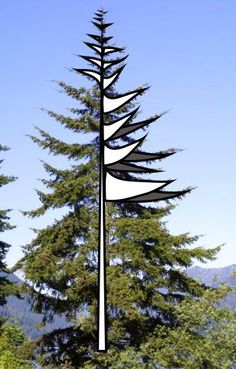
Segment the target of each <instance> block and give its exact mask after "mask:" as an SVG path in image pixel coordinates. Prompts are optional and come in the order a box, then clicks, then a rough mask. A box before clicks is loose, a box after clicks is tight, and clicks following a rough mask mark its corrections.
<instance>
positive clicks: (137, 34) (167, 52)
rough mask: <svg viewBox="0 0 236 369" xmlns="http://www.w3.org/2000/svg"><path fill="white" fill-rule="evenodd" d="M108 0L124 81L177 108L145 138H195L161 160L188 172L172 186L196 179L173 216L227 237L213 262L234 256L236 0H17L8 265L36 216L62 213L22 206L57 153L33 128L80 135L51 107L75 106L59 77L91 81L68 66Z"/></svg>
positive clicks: (10, 50)
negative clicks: (123, 51) (122, 54)
mask: <svg viewBox="0 0 236 369" xmlns="http://www.w3.org/2000/svg"><path fill="white" fill-rule="evenodd" d="M101 5H103V6H105V8H106V9H107V10H108V11H109V14H108V17H107V19H108V20H109V21H112V22H114V25H113V27H112V28H111V29H110V30H111V31H110V32H111V34H112V35H113V36H114V41H115V42H116V44H117V45H118V46H125V47H126V48H127V52H128V53H129V58H128V64H127V67H126V68H125V70H124V71H123V74H122V76H121V78H120V81H119V82H118V85H117V87H118V89H119V91H120V92H126V91H127V90H131V89H133V88H136V87H137V86H140V85H142V84H144V83H148V84H150V85H151V89H150V90H149V91H148V92H147V93H146V94H145V95H144V96H143V97H142V98H141V99H140V104H141V110H142V115H143V117H149V116H150V115H153V114H154V113H157V112H163V111H165V110H168V109H169V113H168V114H167V115H165V116H164V117H163V118H162V119H161V120H160V121H158V122H157V123H156V124H154V125H152V126H150V129H149V135H148V137H147V140H146V142H145V146H144V148H147V149H148V150H150V151H152V150H153V151H157V150H159V149H168V148H170V147H177V148H183V149H185V150H183V151H182V152H181V153H178V154H176V155H175V156H173V157H171V158H169V159H166V160H165V161H163V162H162V163H161V167H162V168H163V169H165V171H166V174H165V176H166V178H168V179H169V178H171V179H173V178H177V181H176V182H175V183H174V184H173V185H172V188H173V189H182V188H183V187H186V186H197V189H196V190H195V191H193V192H192V193H191V194H190V195H188V196H187V197H185V199H183V200H182V201H180V200H179V201H174V203H175V204H176V205H178V206H177V208H176V209H175V210H174V211H173V213H172V215H171V216H169V217H168V218H167V219H166V221H167V227H168V228H169V229H170V230H171V232H172V233H175V234H178V233H182V232H189V233H190V234H191V235H196V234H201V235H202V237H201V239H200V240H199V241H198V242H197V245H199V246H204V247H214V246H216V245H219V244H222V243H225V247H224V248H223V249H222V251H221V253H220V254H219V255H218V258H217V260H216V261H215V262H213V263H208V264H207V266H209V267H211V266H216V267H219V266H225V265H229V264H232V263H235V255H236V251H235V250H236V249H235V247H236V245H235V238H236V237H235V236H236V227H235V208H236V196H235V188H236V174H235V137H236V128H235V127H236V111H235V98H236V69H235V65H236V49H235V39H236V29H235V16H236V3H235V1H233V0H225V1H220V0H214V1H212V0H198V1H195V0H194V1H191V2H190V1H188V0H178V1H174V0H162V1H161V0H149V1H146V2H144V1H142V2H141V1H140V2H137V1H135V0H129V1H115V0H109V1H96V0H93V1H87V2H85V1H80V0H76V1H75V0H50V1H48V0H40V1H39V0H34V1H29V0H22V1H20V2H18V1H13V0H8V1H7V2H6V1H5V2H2V4H1V13H0V38H1V42H0V44H1V54H0V60H1V89H0V94H1V96H0V97H1V110H0V122H1V125H2V129H1V132H2V135H1V144H5V145H7V146H9V147H10V148H11V150H10V151H9V152H7V153H6V154H4V159H5V160H4V164H3V167H2V172H4V174H9V175H11V174H13V175H15V176H17V177H18V180H17V181H16V182H15V183H12V184H9V185H8V186H5V187H4V188H2V189H1V193H0V202H1V208H12V209H13V211H12V214H11V218H12V221H11V222H12V223H13V224H15V225H17V228H16V229H15V230H12V231H9V232H5V234H3V235H2V238H3V239H4V240H6V241H7V242H9V243H11V244H12V248H11V250H10V252H9V254H8V257H7V261H8V263H9V265H13V264H14V263H15V261H16V260H18V259H19V258H20V256H21V255H22V253H21V250H20V246H21V245H24V244H26V243H28V242H30V241H31V239H32V237H33V233H32V231H31V230H30V229H29V228H30V227H32V228H35V227H38V226H39V227H43V226H45V225H47V224H50V223H51V222H52V221H53V220H54V219H55V218H56V217H57V216H60V214H61V212H60V211H58V212H57V211H56V212H49V214H48V215H47V216H46V217H44V218H43V219H33V220H30V219H28V218H26V217H23V216H22V215H21V213H20V211H19V210H26V209H34V208H36V207H37V206H38V205H39V204H40V203H39V200H38V198H37V195H36V193H35V189H36V188H41V189H42V186H41V184H40V183H39V181H38V178H44V177H45V173H44V170H43V169H42V165H41V162H40V160H47V161H48V162H49V163H53V164H56V163H58V161H57V160H56V158H54V157H51V156H49V155H48V154H47V153H46V152H43V151H42V150H40V149H38V148H37V147H36V146H35V145H34V144H33V143H32V142H31V141H30V139H29V138H27V137H26V134H34V133H35V129H34V125H37V126H39V127H41V128H43V129H45V130H47V131H49V132H50V133H51V134H53V135H55V136H57V137H64V138H65V140H72V139H75V137H73V136H71V135H70V134H68V133H67V132H66V131H65V130H63V129H62V128H61V127H58V125H57V123H55V122H54V121H53V120H50V119H49V118H48V117H47V116H46V114H45V113H43V112H42V111H41V110H40V107H46V108H52V109H53V110H55V111H56V112H61V113H66V108H68V107H71V106H75V102H74V101H71V100H70V99H68V98H67V97H65V96H64V95H63V94H60V93H59V92H58V88H57V86H56V85H55V83H52V82H51V81H52V80H63V81H65V82H67V83H70V84H72V85H73V86H75V87H79V86H82V85H85V84H87V82H86V81H85V80H84V79H83V77H80V76H78V75H76V74H74V73H70V72H69V68H71V67H82V66H85V65H86V64H85V63H84V61H82V59H81V60H80V59H79V58H77V56H76V54H87V53H88V52H89V51H88V50H86V48H85V46H84V45H83V43H82V41H83V40H88V38H87V37H86V33H91V32H93V31H94V27H93V26H92V25H91V23H90V21H91V18H92V16H93V13H94V12H95V11H96V10H97V9H98V8H100V7H101ZM76 139H77V138H76ZM80 139H81V138H80V137H78V140H80ZM59 164H62V163H61V161H60V162H59ZM63 165H65V162H63Z"/></svg>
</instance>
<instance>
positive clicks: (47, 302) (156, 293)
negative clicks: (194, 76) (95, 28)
mask: <svg viewBox="0 0 236 369" xmlns="http://www.w3.org/2000/svg"><path fill="white" fill-rule="evenodd" d="M108 72H109V68H108ZM58 84H59V86H60V87H61V89H62V91H63V92H64V93H65V94H66V95H67V96H70V97H71V98H72V99H74V101H75V103H76V105H75V107H73V108H70V116H65V115H63V114H59V113H56V112H54V111H52V110H46V112H47V113H48V114H49V116H50V117H52V118H53V119H54V120H55V121H57V122H58V123H60V124H61V125H62V126H64V127H65V128H66V129H68V130H70V131H71V132H74V143H68V142H65V141H64V140H63V138H56V137H53V136H52V135H50V133H49V132H46V131H44V130H42V129H38V136H31V138H32V140H33V141H34V142H35V143H36V144H38V145H39V146H40V147H41V148H42V149H46V150H48V151H49V152H50V153H52V154H53V155H57V156H59V157H60V156H63V157H66V158H67V159H68V167H67V169H64V168H63V169H60V168H56V167H54V166H52V165H50V164H49V163H46V162H44V163H43V165H44V168H45V170H46V172H47V173H48V177H47V178H46V179H43V180H42V182H43V184H44V185H45V187H46V189H47V190H45V191H37V193H38V196H39V199H40V201H41V206H40V207H39V208H38V209H36V210H32V211H27V212H25V214H27V215H28V216H30V217H32V218H37V217H38V216H41V215H44V214H45V213H46V211H47V210H49V209H60V208H64V209H67V213H66V214H65V215H63V216H62V217H61V218H59V219H57V220H55V221H54V223H53V224H51V225H49V226H47V227H46V228H43V229H39V230H35V233H36V235H35V238H34V239H33V241H32V242H31V243H30V244H29V245H27V246H25V248H24V251H25V256H24V257H23V259H22V260H21V261H20V262H19V263H18V264H17V266H16V268H18V269H22V270H23V271H24V273H25V276H26V280H27V281H28V282H29V281H30V282H31V283H28V284H27V286H28V287H27V288H28V290H29V292H30V293H31V295H32V297H33V299H34V304H33V308H34V310H35V311H37V312H41V313H44V321H50V320H53V317H54V315H55V314H65V315H66V317H67V319H68V322H69V323H70V326H68V327H66V328H62V329H57V330H54V331H52V332H51V333H49V334H46V335H44V336H43V337H42V338H41V340H39V350H40V352H41V360H42V362H43V363H44V367H45V368H46V367H48V368H52V367H56V368H59V367H64V368H67V367H69V368H76V369H77V368H84V369H94V368H97V369H98V368H99V369H103V368H104V369H105V368H106V369H108V368H113V369H118V368H124V367H125V368H148V369H149V368H150V369H151V368H158V369H161V368H166V369H167V368H168V369H171V368H173V369H174V368H181V369H182V368H190V367H191V368H199V369H204V368H210V369H213V368H214V369H216V368H219V369H222V368H230V367H231V366H230V365H231V363H232V360H234V352H233V349H232V347H231V342H232V335H231V333H232V325H231V324H232V315H231V314H230V313H229V312H228V311H224V310H219V309H218V308H217V307H216V306H215V302H216V301H218V299H219V298H221V297H222V295H223V293H224V292H225V291H224V290H221V289H220V290H217V289H215V290H212V289H210V288H208V287H206V286H205V285H204V284H201V283H200V282H197V281H195V280H194V279H192V278H191V277H189V276H187V275H186V273H185V269H186V268H188V267H190V266H191V265H192V264H193V262H194V261H196V260H197V261H201V262H206V261H208V260H213V259H214V258H215V255H216V253H217V251H218V250H219V247H216V248H214V249H204V248H202V247H196V246H194V243H195V242H196V241H197V240H198V237H197V236H196V237H195V236H190V235H189V234H179V235H172V234H171V233H170V232H169V230H168V228H167V227H166V223H165V222H164V219H163V218H164V217H166V216H167V215H169V214H170V212H171V210H173V208H174V206H173V205H170V204H167V205H165V206H163V207H156V206H153V205H149V204H147V205H145V206H144V205H142V204H140V203H122V202H120V203H108V204H107V205H106V228H107V233H106V260H107V305H108V311H107V315H108V342H109V349H108V352H107V353H106V354H101V353H97V351H96V348H97V343H96V340H97V338H96V334H97V327H96V315H97V249H98V180H99V178H98V173H99V147H100V142H99V113H100V93H99V89H98V87H97V86H96V85H95V86H92V87H91V88H83V87H80V88H76V87H72V86H70V85H68V84H66V83H64V82H58ZM109 93H110V94H111V95H112V96H117V92H116V91H115V89H114V88H113V87H112V88H110V90H109ZM126 109H127V107H123V108H121V109H119V110H118V111H116V112H115V113H114V112H113V113H111V114H110V115H109V116H108V118H107V119H110V120H111V121H112V120H114V119H118V118H119V117H121V116H122V114H124V113H126V112H127V110H126ZM136 116H137V114H135V115H134V117H133V119H135V118H136ZM84 133H85V134H86V136H85V138H87V142H86V143H83V144H82V143H80V141H79V138H80V135H81V134H84ZM129 139H130V138H129V137H125V138H124V139H123V141H125V140H126V142H127V140H129ZM127 176H129V175H128V174H126V177H124V178H128V177H127ZM212 327H215V328H214V329H213V328H212ZM216 332H218V333H219V335H217V334H216ZM215 344H216V348H215V346H214V345H215ZM220 357H221V361H220V362H218V359H219V358H220ZM222 362H223V366H222Z"/></svg>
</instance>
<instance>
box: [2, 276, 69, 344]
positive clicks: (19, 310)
mask: <svg viewBox="0 0 236 369" xmlns="http://www.w3.org/2000/svg"><path fill="white" fill-rule="evenodd" d="M1 274H2V273H1ZM7 276H8V279H9V280H10V281H12V282H15V283H17V284H22V280H21V279H20V278H18V277H17V276H16V275H15V274H8V275H7ZM0 317H4V318H6V319H7V320H8V321H17V322H18V323H19V324H20V326H21V327H22V328H23V330H24V333H25V335H26V336H27V337H30V338H37V337H39V336H40V335H42V334H43V333H47V332H50V331H52V330H54V329H57V328H64V327H66V326H68V322H66V319H65V317H64V316H58V315H55V317H54V322H53V323H47V324H46V325H45V326H44V327H41V328H40V327H39V326H38V325H39V324H40V323H41V321H42V318H43V315H42V314H37V313H34V312H32V311H31V308H30V297H29V295H27V294H24V295H23V296H22V298H21V299H19V298H17V297H15V296H10V297H8V298H7V303H6V304H5V305H4V306H0Z"/></svg>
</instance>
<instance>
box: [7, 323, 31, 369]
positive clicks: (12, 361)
mask: <svg viewBox="0 0 236 369" xmlns="http://www.w3.org/2000/svg"><path fill="white" fill-rule="evenodd" d="M32 354H33V350H32V343H31V342H30V341H27V340H26V339H25V337H24V334H23V332H22V329H21V328H20V327H19V326H18V324H16V323H5V324H4V325H2V326H1V328H0V369H33V368H34V366H33V365H32V363H31V362H30V359H31V358H32Z"/></svg>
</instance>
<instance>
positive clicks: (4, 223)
mask: <svg viewBox="0 0 236 369" xmlns="http://www.w3.org/2000/svg"><path fill="white" fill-rule="evenodd" d="M6 150H8V148H7V147H6V146H1V145H0V152H4V151H6ZM2 162H3V160H0V164H1V163H2ZM14 180H15V178H14V177H9V176H5V175H3V174H0V187H2V186H5V185H6V184H8V183H9V182H12V181H14ZM9 211H10V210H9V209H7V210H0V232H5V231H7V230H10V229H12V228H14V227H13V226H12V225H10V223H9V216H8V213H9ZM9 247H10V245H9V244H8V243H6V242H5V241H2V240H0V305H4V304H5V303H6V298H7V296H9V295H11V294H15V293H16V292H17V287H16V285H14V284H13V283H12V282H10V281H9V280H8V279H7V274H6V273H8V269H7V267H6V261H5V257H6V254H7V251H8V250H9Z"/></svg>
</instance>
